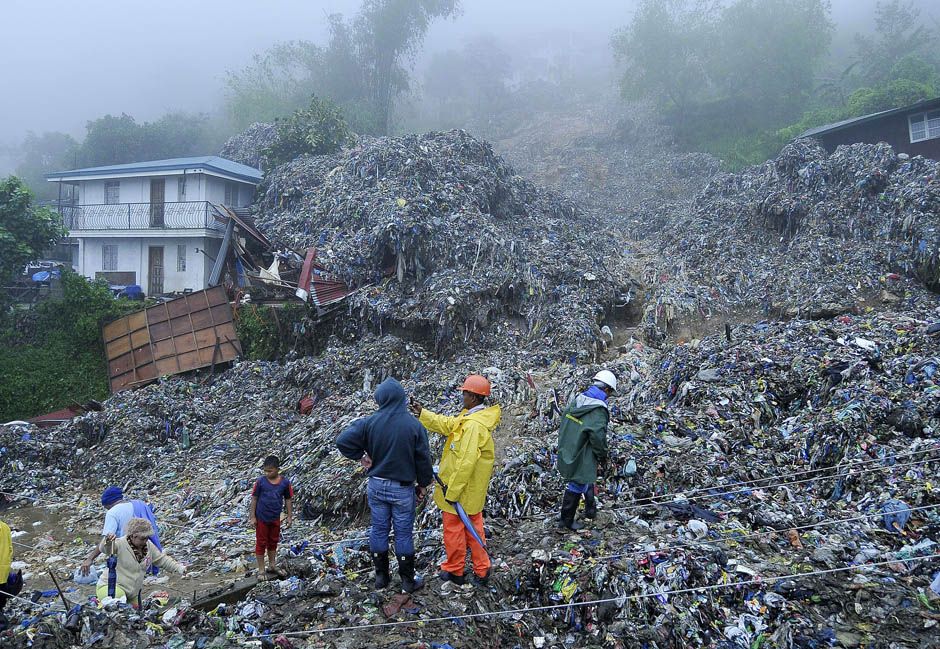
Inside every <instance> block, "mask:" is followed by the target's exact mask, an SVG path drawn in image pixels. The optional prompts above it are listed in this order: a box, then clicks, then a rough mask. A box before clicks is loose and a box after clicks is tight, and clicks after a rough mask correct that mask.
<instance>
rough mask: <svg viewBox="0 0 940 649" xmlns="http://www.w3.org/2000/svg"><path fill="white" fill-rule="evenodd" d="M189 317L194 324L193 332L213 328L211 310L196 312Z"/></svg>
mask: <svg viewBox="0 0 940 649" xmlns="http://www.w3.org/2000/svg"><path fill="white" fill-rule="evenodd" d="M189 317H190V319H191V320H192V323H193V331H199V330H200V329H206V328H207V327H211V326H212V323H213V320H212V312H211V311H210V310H209V309H203V310H202V311H195V312H193V313H191V314H189Z"/></svg>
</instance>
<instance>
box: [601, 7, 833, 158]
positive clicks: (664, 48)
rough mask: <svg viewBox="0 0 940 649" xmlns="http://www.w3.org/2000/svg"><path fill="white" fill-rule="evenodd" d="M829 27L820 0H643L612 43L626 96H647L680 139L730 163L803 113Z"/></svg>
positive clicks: (754, 151)
mask: <svg viewBox="0 0 940 649" xmlns="http://www.w3.org/2000/svg"><path fill="white" fill-rule="evenodd" d="M832 29H833V26H832V23H831V22H830V21H829V3H828V1H827V0H729V1H727V2H705V1H704V0H666V1H665V2H661V1H660V0H643V1H642V2H641V4H640V6H639V7H638V9H637V11H636V13H635V14H634V17H633V20H632V21H631V23H630V24H629V25H628V26H627V27H625V28H624V29H622V30H620V31H619V32H617V33H616V35H615V36H614V39H613V48H614V53H615V55H616V56H617V59H618V60H619V61H620V63H621V65H622V66H623V68H624V75H623V78H622V80H621V88H622V91H623V93H624V95H625V96H627V97H629V98H633V99H640V98H642V99H652V100H653V101H654V102H656V104H657V105H658V107H659V109H660V111H661V113H662V115H663V117H664V120H665V121H667V122H668V123H670V125H671V126H672V127H673V131H674V133H675V135H676V138H677V140H678V142H679V143H680V144H681V145H683V146H684V147H686V148H689V149H698V150H707V151H711V152H713V153H716V154H717V155H720V156H722V157H724V158H725V159H726V161H728V162H731V164H733V165H734V164H738V163H741V162H744V161H748V162H751V161H754V160H755V159H756V158H759V157H760V156H762V155H764V152H765V149H766V146H768V145H767V142H770V141H771V140H772V138H770V139H768V138H767V137H765V132H766V131H768V130H770V131H773V130H776V129H779V128H780V127H782V126H783V125H785V124H787V123H788V122H789V121H792V120H794V119H796V118H798V116H799V115H800V114H801V113H802V112H803V111H804V110H805V108H806V105H807V102H808V98H809V96H810V94H811V92H812V90H813V87H814V84H815V75H816V71H817V68H818V67H819V65H820V63H821V62H822V60H823V59H824V57H825V56H826V54H827V52H828V48H829V43H830V40H831V34H832ZM757 140H761V141H762V143H761V144H760V145H759V146H758V145H757V144H755V143H756V142H757Z"/></svg>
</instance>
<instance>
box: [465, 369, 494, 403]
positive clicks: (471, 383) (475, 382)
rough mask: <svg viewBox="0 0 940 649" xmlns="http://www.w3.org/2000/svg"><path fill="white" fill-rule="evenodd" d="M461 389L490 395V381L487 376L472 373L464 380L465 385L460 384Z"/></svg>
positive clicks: (485, 395)
mask: <svg viewBox="0 0 940 649" xmlns="http://www.w3.org/2000/svg"><path fill="white" fill-rule="evenodd" d="M460 389H461V391H465V392H472V393H473V394H479V395H482V396H484V397H488V396H490V382H489V381H488V380H487V379H486V377H485V376H480V375H479V374H471V375H470V376H468V377H467V378H466V380H465V381H464V382H463V385H461V386H460Z"/></svg>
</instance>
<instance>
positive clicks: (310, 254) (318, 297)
mask: <svg viewBox="0 0 940 649" xmlns="http://www.w3.org/2000/svg"><path fill="white" fill-rule="evenodd" d="M316 257H317V251H316V249H315V248H309V249H308V250H307V255H306V257H305V259H304V265H303V269H302V270H301V273H300V282H299V284H298V287H297V297H299V298H300V299H302V300H304V301H305V302H306V301H307V300H312V301H313V303H314V304H316V305H317V306H318V307H321V308H322V307H325V306H329V305H330V304H335V303H336V302H339V301H340V300H342V299H343V298H345V297H346V296H347V295H349V294H350V293H352V289H350V288H349V287H348V286H347V285H346V283H345V282H342V281H340V280H338V279H333V278H332V277H331V276H330V274H329V273H328V272H327V270H326V269H325V268H324V267H323V266H321V265H320V264H318V263H317V262H316Z"/></svg>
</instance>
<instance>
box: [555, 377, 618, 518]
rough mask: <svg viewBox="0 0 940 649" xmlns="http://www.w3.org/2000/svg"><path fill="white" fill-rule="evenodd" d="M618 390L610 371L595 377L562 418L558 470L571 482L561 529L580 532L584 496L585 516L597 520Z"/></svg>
mask: <svg viewBox="0 0 940 649" xmlns="http://www.w3.org/2000/svg"><path fill="white" fill-rule="evenodd" d="M616 391H617V377H616V376H614V373H613V372H611V371H609V370H601V371H600V372H598V373H597V374H595V375H594V380H593V383H592V385H591V386H590V387H589V388H588V389H587V390H585V391H584V392H582V393H581V394H579V395H578V396H576V397H575V398H574V399H572V400H571V402H570V403H569V404H568V407H567V408H565V411H564V412H563V413H562V415H561V427H560V428H559V429H558V461H557V463H558V471H559V472H560V473H561V475H562V476H564V478H565V479H567V480H568V485H567V487H566V488H565V494H564V496H563V497H562V501H561V517H560V519H559V522H558V527H560V528H567V529H569V530H580V529H582V528H583V527H584V525H582V524H581V523H579V522H577V521H576V520H575V515H576V514H577V511H578V504H579V503H580V502H581V497H582V496H584V499H585V514H586V515H587V516H588V517H589V518H594V515H595V514H596V511H597V505H596V503H595V500H594V483H595V482H596V481H597V468H598V465H599V464H603V463H604V462H606V461H607V422H608V421H610V410H609V408H608V405H607V399H608V398H609V397H610V395H612V394H614V393H615V392H616Z"/></svg>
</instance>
